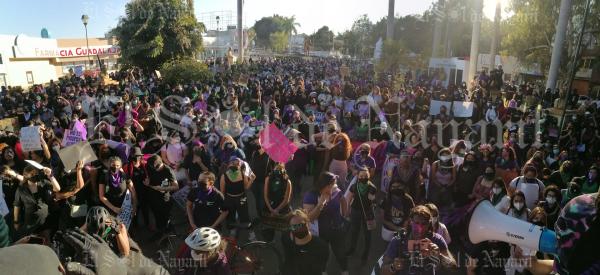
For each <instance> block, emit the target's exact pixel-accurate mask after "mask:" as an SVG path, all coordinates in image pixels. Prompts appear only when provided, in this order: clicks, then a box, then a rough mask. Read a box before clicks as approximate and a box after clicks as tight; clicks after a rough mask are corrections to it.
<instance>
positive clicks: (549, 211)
mask: <svg viewBox="0 0 600 275" xmlns="http://www.w3.org/2000/svg"><path fill="white" fill-rule="evenodd" d="M544 198H545V200H544V201H542V202H540V204H539V206H541V207H542V208H543V209H544V213H545V214H546V217H547V218H548V225H549V227H551V228H552V227H553V226H554V223H555V222H556V220H557V219H558V215H559V214H560V209H561V207H560V202H561V201H562V194H561V193H560V189H558V187H557V186H556V185H550V186H548V187H546V189H545V190H544Z"/></svg>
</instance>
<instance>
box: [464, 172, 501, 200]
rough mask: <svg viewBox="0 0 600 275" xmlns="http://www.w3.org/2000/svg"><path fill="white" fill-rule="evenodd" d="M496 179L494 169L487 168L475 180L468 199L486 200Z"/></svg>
mask: <svg viewBox="0 0 600 275" xmlns="http://www.w3.org/2000/svg"><path fill="white" fill-rule="evenodd" d="M495 179H496V171H495V170H494V167H492V166H488V167H487V168H485V172H484V173H483V175H482V176H479V177H478V178H477V182H476V183H475V185H474V186H473V190H472V192H471V194H470V195H469V198H470V199H474V200H481V199H485V198H488V197H489V195H490V192H492V188H493V185H494V180H495Z"/></svg>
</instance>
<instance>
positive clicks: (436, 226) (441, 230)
mask: <svg viewBox="0 0 600 275" xmlns="http://www.w3.org/2000/svg"><path fill="white" fill-rule="evenodd" d="M425 207H427V208H428V209H429V212H431V223H432V226H433V229H432V230H433V232H435V233H438V234H440V236H442V237H443V238H444V241H446V244H450V242H452V239H451V238H450V233H449V232H448V229H447V228H446V225H445V224H443V223H442V222H440V212H439V211H438V208H437V206H435V204H433V203H427V204H425Z"/></svg>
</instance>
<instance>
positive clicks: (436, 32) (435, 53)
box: [431, 0, 447, 57]
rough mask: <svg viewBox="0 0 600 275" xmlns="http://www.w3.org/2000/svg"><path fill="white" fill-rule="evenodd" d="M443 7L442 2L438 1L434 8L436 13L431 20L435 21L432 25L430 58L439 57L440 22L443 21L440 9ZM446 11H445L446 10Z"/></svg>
mask: <svg viewBox="0 0 600 275" xmlns="http://www.w3.org/2000/svg"><path fill="white" fill-rule="evenodd" d="M443 7H444V0H440V1H438V4H437V6H436V7H435V10H437V11H438V12H437V13H436V12H434V13H433V16H435V18H434V19H433V20H435V22H434V25H433V45H431V57H439V56H440V55H439V52H440V50H439V49H440V42H441V40H442V21H443V20H444V18H442V16H441V14H442V8H443ZM446 11H447V9H446Z"/></svg>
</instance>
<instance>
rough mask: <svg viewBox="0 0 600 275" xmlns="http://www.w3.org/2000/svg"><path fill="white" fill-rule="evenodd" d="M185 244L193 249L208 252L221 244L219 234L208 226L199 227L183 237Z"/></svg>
mask: <svg viewBox="0 0 600 275" xmlns="http://www.w3.org/2000/svg"><path fill="white" fill-rule="evenodd" d="M185 244H187V245H188V246H189V247H190V248H191V249H193V250H199V251H206V252H210V251H214V250H215V249H217V248H218V247H219V245H220V244H221V235H220V234H219V232H217V230H214V229H212V228H210V227H201V228H198V229H196V230H194V232H192V233H191V234H190V235H189V236H188V237H187V238H185Z"/></svg>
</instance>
